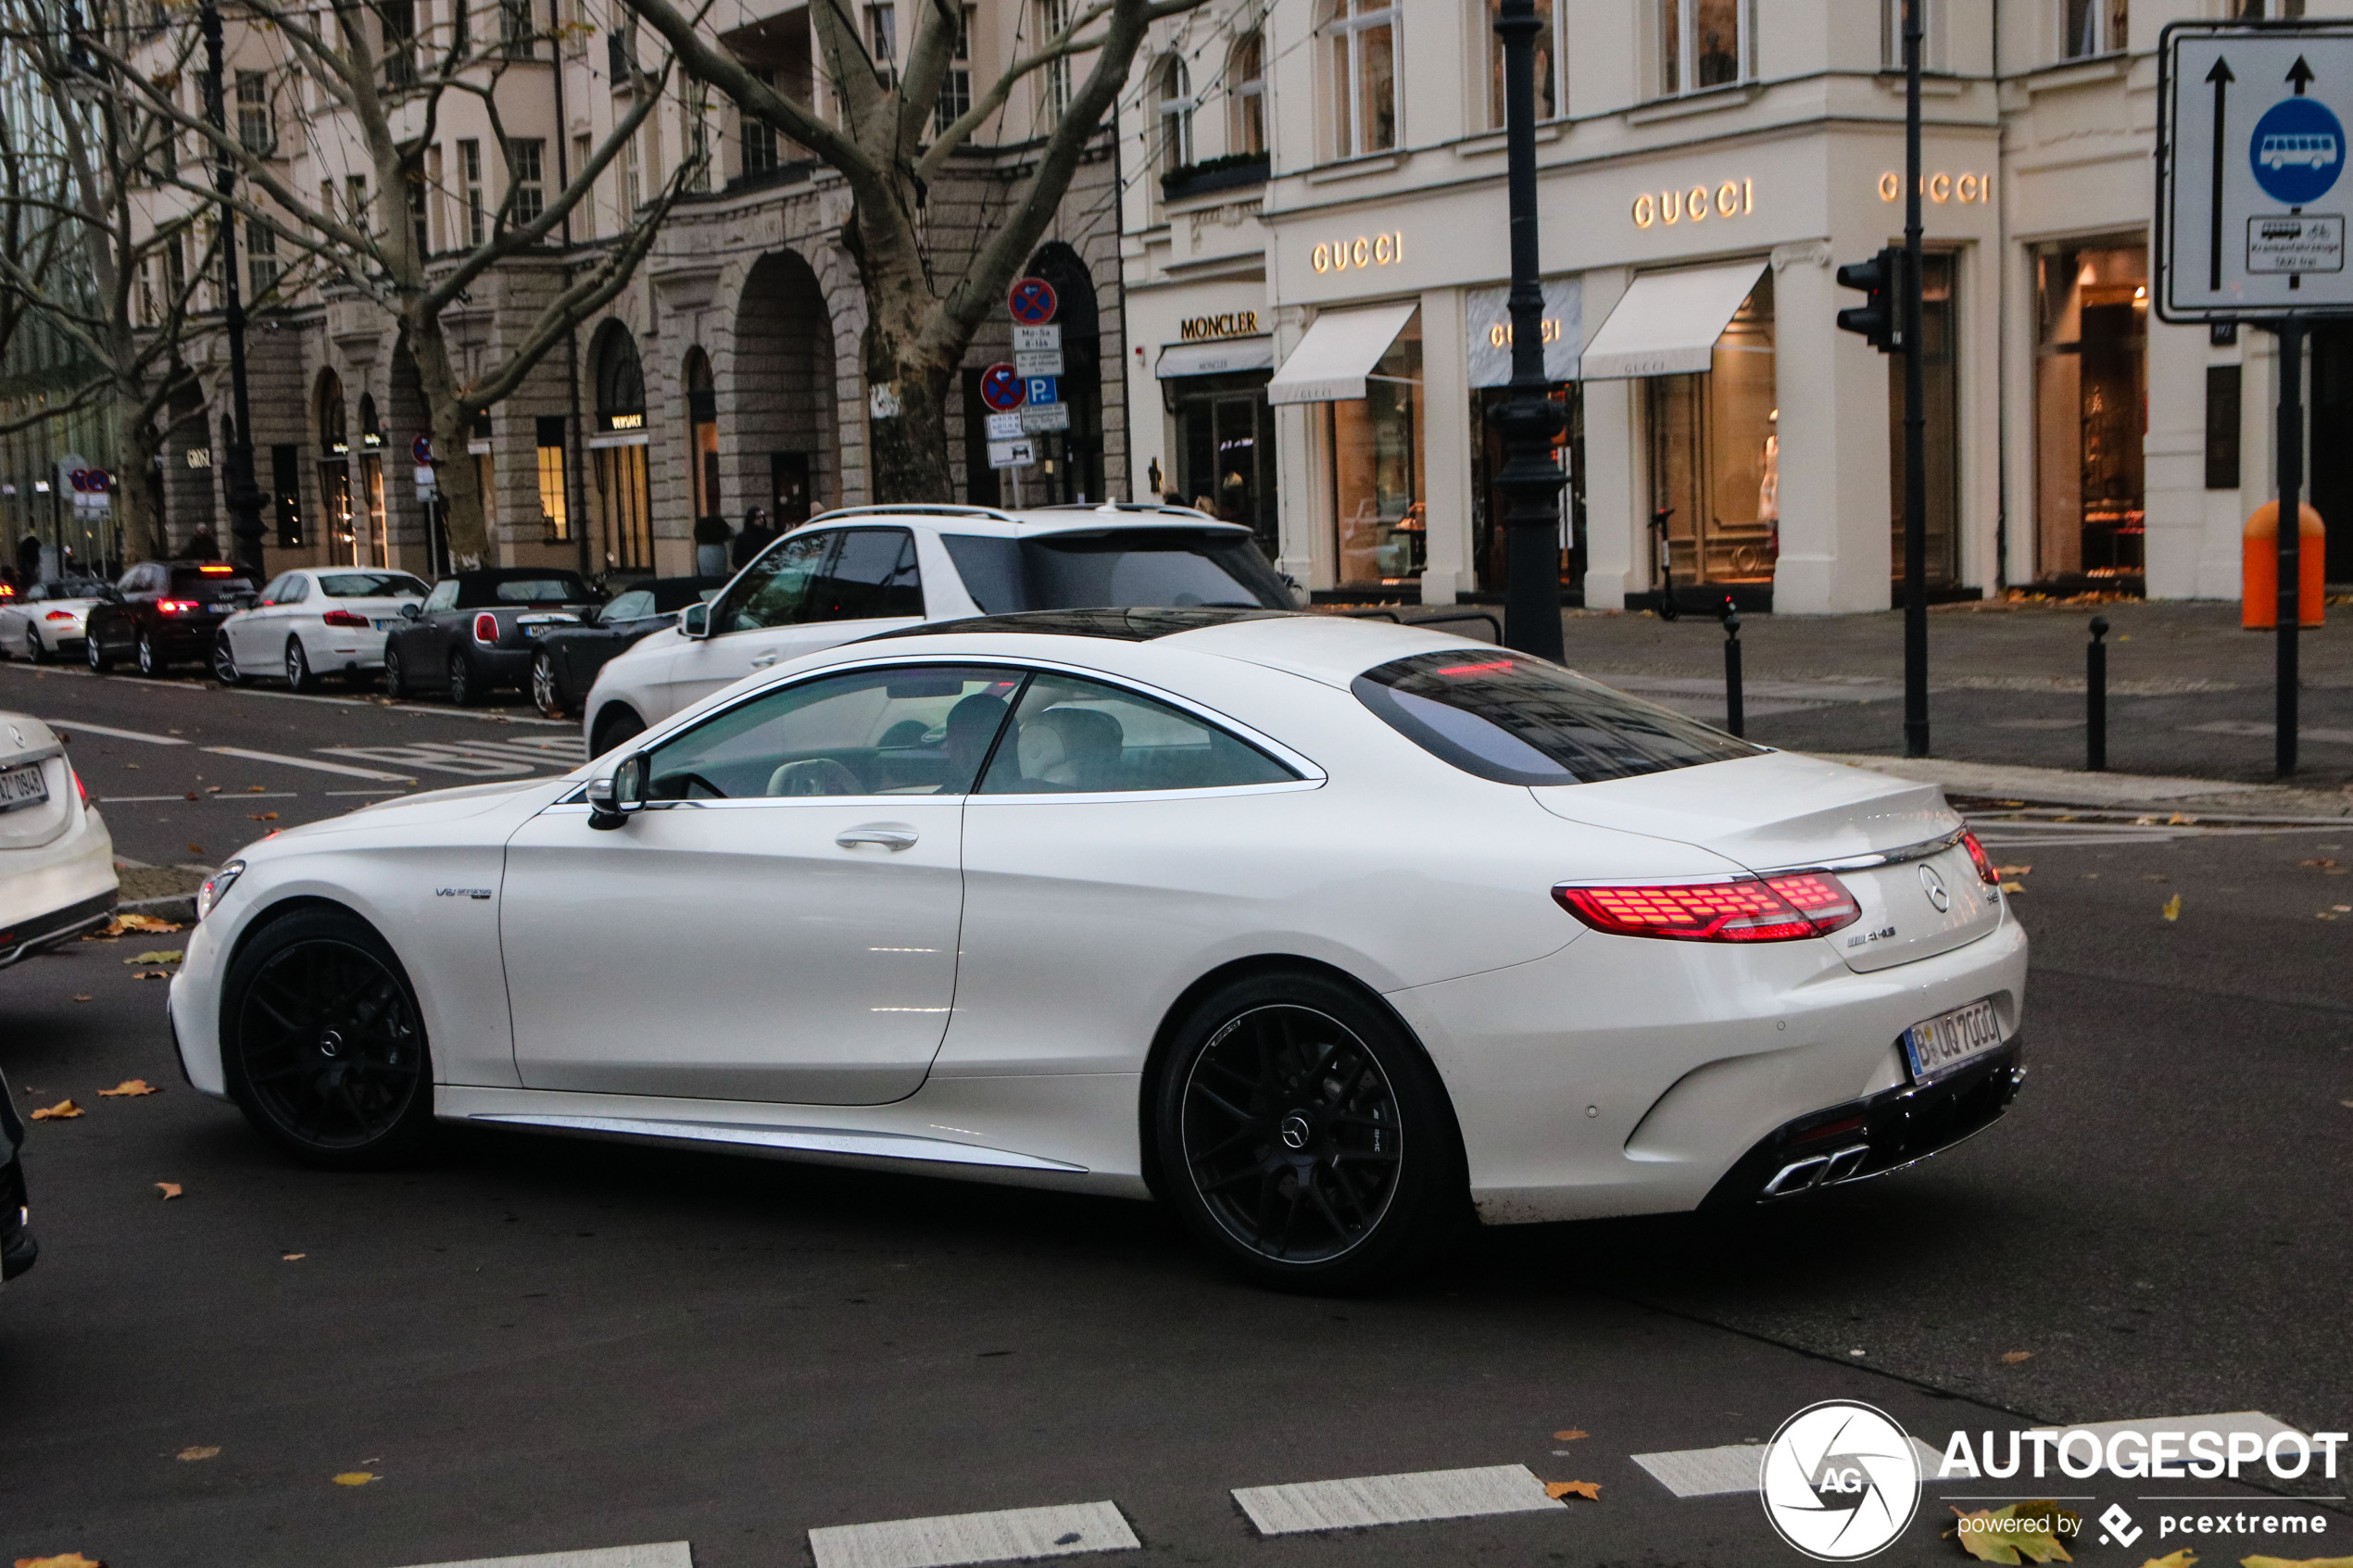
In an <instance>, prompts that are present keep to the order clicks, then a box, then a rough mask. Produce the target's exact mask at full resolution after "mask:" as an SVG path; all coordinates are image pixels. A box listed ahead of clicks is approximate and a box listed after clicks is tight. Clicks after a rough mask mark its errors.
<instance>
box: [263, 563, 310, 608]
mask: <svg viewBox="0 0 2353 1568" xmlns="http://www.w3.org/2000/svg"><path fill="white" fill-rule="evenodd" d="M278 586H279V587H280V588H282V589H283V590H284V592H283V593H278V594H272V595H271V598H274V599H276V600H277V601H278V602H279V603H280V604H282V605H298V604H300V603H301V602H302V601H303V600H305V599H307V598H308V597H309V596H310V579H309V578H308V577H300V576H297V575H296V574H295V573H293V572H291V571H290V572H288V573H286V575H285V577H284V578H283V580H281V582H280V583H279V584H278Z"/></svg>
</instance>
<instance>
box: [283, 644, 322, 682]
mask: <svg viewBox="0 0 2353 1568" xmlns="http://www.w3.org/2000/svg"><path fill="white" fill-rule="evenodd" d="M316 684H318V682H317V681H316V680H314V679H313V678H312V677H311V674H310V659H309V656H308V655H307V654H305V653H304V652H303V651H302V639H301V638H300V637H288V638H287V639H286V689H287V690H288V691H290V692H307V691H308V690H309V689H310V688H311V687H312V686H314V685H316Z"/></svg>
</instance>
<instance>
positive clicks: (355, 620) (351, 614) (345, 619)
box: [319, 609, 368, 631]
mask: <svg viewBox="0 0 2353 1568" xmlns="http://www.w3.org/2000/svg"><path fill="white" fill-rule="evenodd" d="M319 619H320V620H321V621H324V622H325V623H326V624H328V625H330V626H356V627H359V628H360V629H361V630H363V631H364V630H366V628H367V625H368V618H367V617H366V616H364V615H360V614H359V613H357V612H356V611H353V610H348V609H331V610H329V611H327V613H326V614H324V615H322V616H321V617H320V618H319Z"/></svg>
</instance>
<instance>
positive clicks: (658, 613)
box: [531, 577, 727, 719]
mask: <svg viewBox="0 0 2353 1568" xmlns="http://www.w3.org/2000/svg"><path fill="white" fill-rule="evenodd" d="M726 585H727V579H725V578H724V577H657V578H655V579H653V580H652V581H651V582H648V583H634V584H632V585H631V586H629V587H628V588H626V589H624V590H623V592H621V593H619V594H616V595H614V596H613V598H612V602H611V603H610V604H608V605H606V606H605V608H602V609H600V610H598V612H597V614H596V618H595V621H594V622H593V623H592V624H590V625H586V626H578V627H573V626H555V627H550V628H548V630H547V633H546V634H545V635H544V636H542V637H541V638H540V639H539V648H538V651H537V652H536V653H535V654H534V655H533V656H532V660H531V700H532V701H533V703H534V704H535V705H536V706H537V707H538V709H539V711H540V712H542V713H544V714H546V715H547V717H548V718H550V719H561V718H564V717H565V716H567V715H569V714H574V713H577V712H579V711H580V705H581V703H582V702H584V701H585V700H586V699H587V696H588V688H589V687H591V686H593V685H595V684H597V671H599V670H602V669H603V668H604V667H605V661H606V660H607V659H610V658H612V657H613V655H615V654H617V653H619V652H621V650H622V649H623V648H625V647H627V646H629V645H630V644H632V643H634V642H635V641H636V640H637V639H638V638H640V637H643V636H646V635H647V634H648V633H654V632H661V631H665V630H667V629H668V628H670V627H673V626H675V625H677V624H678V612H679V611H680V610H682V609H685V608H686V607H687V606H688V605H690V604H695V603H697V602H698V601H700V600H703V599H707V598H709V597H711V596H712V595H713V594H716V593H717V592H719V590H720V589H722V588H724V587H725V586H726Z"/></svg>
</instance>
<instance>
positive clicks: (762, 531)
mask: <svg viewBox="0 0 2353 1568" xmlns="http://www.w3.org/2000/svg"><path fill="white" fill-rule="evenodd" d="M775 542H776V531H775V530H774V529H773V528H771V527H769V526H768V508H765V507H754V508H751V509H750V510H749V511H747V512H746V513H744V526H743V531H742V532H741V533H737V534H736V555H735V560H736V565H737V566H738V567H746V566H749V565H750V564H751V563H752V562H753V561H754V560H755V559H757V558H759V556H760V552H761V551H762V550H764V549H766V548H767V547H768V546H771V545H773V544H774V543H775Z"/></svg>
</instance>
